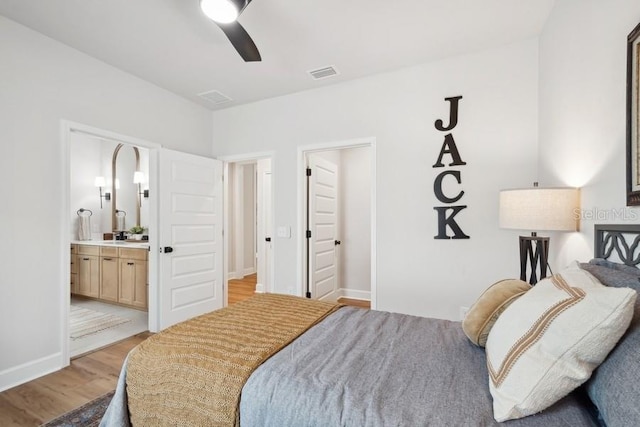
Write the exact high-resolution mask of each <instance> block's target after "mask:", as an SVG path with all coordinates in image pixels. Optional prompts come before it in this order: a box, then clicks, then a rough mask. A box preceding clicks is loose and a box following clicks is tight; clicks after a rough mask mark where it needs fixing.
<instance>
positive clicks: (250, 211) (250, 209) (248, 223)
mask: <svg viewBox="0 0 640 427" xmlns="http://www.w3.org/2000/svg"><path fill="white" fill-rule="evenodd" d="M242 174H243V178H242V184H243V190H242V196H243V198H244V200H243V203H242V207H243V210H242V221H243V228H244V230H243V235H244V237H243V238H244V244H243V247H244V251H243V252H244V256H243V258H244V261H243V265H242V267H243V273H244V275H247V274H253V273H255V272H256V191H255V190H256V167H255V164H248V165H243V166H242Z"/></svg>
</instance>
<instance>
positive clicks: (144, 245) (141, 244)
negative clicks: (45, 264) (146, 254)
mask: <svg viewBox="0 0 640 427" xmlns="http://www.w3.org/2000/svg"><path fill="white" fill-rule="evenodd" d="M71 243H72V244H74V245H91V246H119V247H123V248H136V249H149V243H148V241H144V240H72V241H71Z"/></svg>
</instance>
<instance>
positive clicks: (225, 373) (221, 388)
mask: <svg viewBox="0 0 640 427" xmlns="http://www.w3.org/2000/svg"><path fill="white" fill-rule="evenodd" d="M339 307H340V305H338V304H332V303H327V302H321V301H315V300H308V299H304V298H298V297H292V296H286V295H276V294H259V295H256V296H253V297H251V298H250V299H248V300H246V301H243V302H241V303H238V304H235V305H233V306H229V307H227V308H224V309H221V310H217V311H214V312H211V313H208V314H205V315H202V316H199V317H196V318H194V319H191V320H188V321H186V322H183V323H180V324H178V325H175V326H172V327H170V328H168V329H166V330H165V331H163V332H161V333H159V334H157V335H154V336H152V337H150V338H148V339H147V340H146V341H144V342H143V343H141V344H140V345H139V346H138V347H137V348H136V349H135V350H134V351H133V352H132V353H131V354H130V356H129V361H128V367H127V394H128V400H129V413H130V418H131V422H132V424H133V425H134V426H136V427H137V426H161V425H171V426H237V425H239V413H238V405H239V403H240V393H241V391H242V387H243V386H244V384H245V382H246V380H247V379H248V378H249V376H250V375H251V373H252V372H253V371H254V370H255V369H256V368H257V367H258V366H260V365H261V364H262V363H263V362H264V361H265V360H267V359H268V358H269V357H271V356H272V355H273V354H275V353H277V352H278V351H279V350H280V349H282V348H283V347H285V346H286V345H287V344H289V343H290V342H291V341H293V340H294V339H295V338H297V337H298V336H300V335H301V334H302V333H304V332H305V331H306V330H307V329H309V328H310V327H311V326H313V325H314V324H316V323H318V322H319V321H320V320H322V319H323V318H324V317H326V316H327V315H329V314H331V313H332V312H333V311H335V310H336V309H338V308H339Z"/></svg>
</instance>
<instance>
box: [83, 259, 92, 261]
mask: <svg viewBox="0 0 640 427" xmlns="http://www.w3.org/2000/svg"><path fill="white" fill-rule="evenodd" d="M82 260H83V261H91V260H90V259H89V258H82Z"/></svg>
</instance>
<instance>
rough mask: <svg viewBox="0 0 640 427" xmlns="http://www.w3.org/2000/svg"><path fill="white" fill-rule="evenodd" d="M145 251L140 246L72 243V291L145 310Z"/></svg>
mask: <svg viewBox="0 0 640 427" xmlns="http://www.w3.org/2000/svg"><path fill="white" fill-rule="evenodd" d="M74 252H75V253H74ZM148 252H149V251H148V250H147V249H139V248H123V247H116V246H91V245H72V246H71V278H70V280H71V293H73V294H77V295H83V296H86V297H92V298H98V299H100V300H102V301H106V302H114V303H118V304H123V305H128V306H131V307H135V308H139V309H144V310H146V309H147V306H148V304H147V288H148V285H147V278H148V261H147V255H148Z"/></svg>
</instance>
